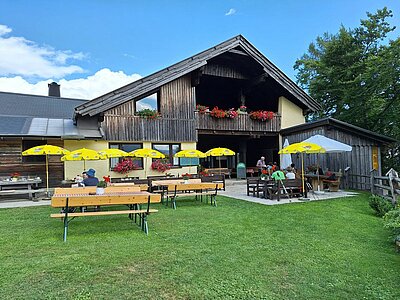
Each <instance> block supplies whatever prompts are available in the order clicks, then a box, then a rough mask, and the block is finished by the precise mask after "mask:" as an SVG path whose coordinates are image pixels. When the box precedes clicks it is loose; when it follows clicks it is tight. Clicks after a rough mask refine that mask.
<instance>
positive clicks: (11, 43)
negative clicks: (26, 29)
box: [0, 24, 86, 78]
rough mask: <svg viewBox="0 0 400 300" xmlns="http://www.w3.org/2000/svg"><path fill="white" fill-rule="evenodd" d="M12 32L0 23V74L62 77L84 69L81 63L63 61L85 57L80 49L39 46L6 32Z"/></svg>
mask: <svg viewBox="0 0 400 300" xmlns="http://www.w3.org/2000/svg"><path fill="white" fill-rule="evenodd" d="M11 32H12V29H11V28H9V27H7V26H6V25H1V24H0V76H18V75H19V76H22V77H39V78H49V77H53V78H62V77H63V76H66V75H70V74H74V73H82V72H84V70H83V69H82V68H81V67H80V66H77V65H73V64H72V65H66V63H67V61H69V60H81V59H83V58H85V56H86V55H84V54H83V53H73V52H72V51H70V50H64V51H60V50H55V49H54V48H51V47H49V46H41V45H38V44H37V43H35V42H32V41H30V40H27V39H25V38H24V37H15V36H8V35H9V33H11Z"/></svg>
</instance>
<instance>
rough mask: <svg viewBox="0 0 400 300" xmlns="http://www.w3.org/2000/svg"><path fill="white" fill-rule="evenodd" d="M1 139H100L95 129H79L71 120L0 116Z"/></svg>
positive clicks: (99, 134)
mask: <svg viewBox="0 0 400 300" xmlns="http://www.w3.org/2000/svg"><path fill="white" fill-rule="evenodd" d="M0 136H2V137H6V136H7V137H26V136H29V137H49V138H50V137H54V138H57V137H59V138H62V139H90V138H93V139H101V138H102V135H101V133H100V131H99V129H97V128H85V129H82V128H79V127H77V126H75V125H74V123H73V120H72V119H54V118H35V117H29V116H4V115H0Z"/></svg>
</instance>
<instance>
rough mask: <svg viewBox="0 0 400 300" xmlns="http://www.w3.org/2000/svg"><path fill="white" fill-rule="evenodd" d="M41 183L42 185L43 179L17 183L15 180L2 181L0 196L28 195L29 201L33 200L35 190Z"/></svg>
mask: <svg viewBox="0 0 400 300" xmlns="http://www.w3.org/2000/svg"><path fill="white" fill-rule="evenodd" d="M39 183H42V180H41V179H37V178H36V179H20V180H17V181H13V180H9V181H8V180H1V181H0V196H1V195H16V194H22V193H26V194H28V195H29V200H32V195H33V194H34V193H35V190H34V189H33V188H36V189H37V188H38V186H39Z"/></svg>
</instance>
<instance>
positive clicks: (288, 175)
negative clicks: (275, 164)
mask: <svg viewBox="0 0 400 300" xmlns="http://www.w3.org/2000/svg"><path fill="white" fill-rule="evenodd" d="M286 171H287V172H286V178H287V179H296V175H295V174H294V173H293V169H292V168H291V167H287V168H286Z"/></svg>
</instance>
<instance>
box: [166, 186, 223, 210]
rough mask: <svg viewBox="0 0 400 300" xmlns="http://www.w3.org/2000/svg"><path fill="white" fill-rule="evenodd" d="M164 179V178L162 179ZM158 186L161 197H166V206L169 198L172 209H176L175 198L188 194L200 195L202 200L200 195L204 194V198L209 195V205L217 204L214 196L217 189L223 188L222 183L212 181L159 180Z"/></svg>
mask: <svg viewBox="0 0 400 300" xmlns="http://www.w3.org/2000/svg"><path fill="white" fill-rule="evenodd" d="M164 181H166V180H164ZM159 184H160V187H161V190H162V193H161V195H162V196H161V197H162V199H164V198H166V200H167V201H166V205H167V206H168V200H169V199H171V205H172V207H173V208H174V209H176V200H177V198H180V197H188V196H195V197H196V198H197V196H200V199H201V201H202V197H203V196H205V197H206V199H208V197H210V199H211V201H210V203H211V205H214V206H217V200H216V196H217V193H218V190H220V189H222V188H223V183H214V182H198V181H196V182H194V181H192V182H188V183H183V182H182V181H181V180H180V182H179V181H178V182H160V183H159Z"/></svg>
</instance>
